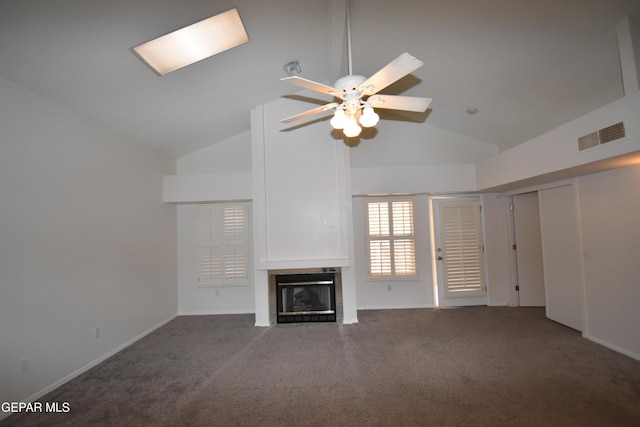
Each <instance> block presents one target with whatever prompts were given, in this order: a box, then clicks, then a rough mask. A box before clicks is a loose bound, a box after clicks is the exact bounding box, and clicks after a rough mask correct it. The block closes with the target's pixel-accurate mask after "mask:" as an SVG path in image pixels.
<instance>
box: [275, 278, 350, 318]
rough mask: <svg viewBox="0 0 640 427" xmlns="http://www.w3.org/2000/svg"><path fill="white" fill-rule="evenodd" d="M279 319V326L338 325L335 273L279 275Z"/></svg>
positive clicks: (277, 297) (277, 314)
mask: <svg viewBox="0 0 640 427" xmlns="http://www.w3.org/2000/svg"><path fill="white" fill-rule="evenodd" d="M275 279H276V305H277V307H276V309H277V313H276V318H277V322H278V323H300V322H335V321H336V319H337V313H336V286H335V284H336V283H335V272H322V273H305V274H278V275H276V276H275Z"/></svg>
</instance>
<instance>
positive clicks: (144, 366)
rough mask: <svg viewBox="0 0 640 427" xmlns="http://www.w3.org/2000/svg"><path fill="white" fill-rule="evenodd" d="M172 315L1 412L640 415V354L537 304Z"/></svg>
mask: <svg viewBox="0 0 640 427" xmlns="http://www.w3.org/2000/svg"><path fill="white" fill-rule="evenodd" d="M358 317H359V323H358V324H353V325H342V324H340V323H313V324H311V323H306V324H286V325H274V326H271V327H268V328H258V327H254V326H253V322H254V319H253V315H219V316H182V317H178V318H176V319H174V320H173V321H171V322H169V323H168V324H166V325H165V326H163V327H161V328H159V329H158V330H156V331H154V332H153V333H151V334H149V335H148V336H146V337H145V338H143V339H142V340H140V341H138V342H136V343H135V344H133V345H131V346H130V347H127V348H126V349H124V350H123V351H121V352H119V353H118V354H116V355H114V356H113V357H111V358H109V359H108V360H106V361H105V362H103V363H101V364H99V365H97V366H96V367H94V368H92V369H91V370H89V371H87V372H86V373H84V374H82V375H80V376H78V377H77V378H75V379H73V380H72V381H70V382H68V383H66V384H64V385H63V386H61V387H59V388H58V389H56V390H54V391H53V392H51V393H49V394H48V395H46V396H44V397H43V398H42V399H40V401H41V402H58V403H60V404H61V403H62V402H67V403H68V405H69V412H67V413H58V414H55V413H21V414H14V415H12V416H10V417H8V418H6V419H5V420H3V421H2V422H0V425H2V426H200V425H202V426H292V425H297V426H326V425H335V426H640V361H637V360H634V359H631V358H629V357H627V356H624V355H622V354H619V353H617V352H614V351H612V350H609V349H607V348H605V347H602V346H600V345H598V344H595V343H593V342H590V341H588V340H585V339H584V338H582V336H581V334H580V333H579V332H577V331H575V330H573V329H570V328H567V327H565V326H562V325H560V324H558V323H555V322H553V321H550V320H548V319H547V318H546V317H545V315H544V309H540V308H510V307H466V308H458V309H411V310H367V311H360V312H359V313H358Z"/></svg>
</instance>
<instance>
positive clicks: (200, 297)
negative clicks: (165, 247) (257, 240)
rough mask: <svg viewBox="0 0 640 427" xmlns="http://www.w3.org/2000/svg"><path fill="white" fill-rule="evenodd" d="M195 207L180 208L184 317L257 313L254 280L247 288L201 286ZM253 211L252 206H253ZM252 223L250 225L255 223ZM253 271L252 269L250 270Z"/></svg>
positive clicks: (180, 296) (180, 300)
mask: <svg viewBox="0 0 640 427" xmlns="http://www.w3.org/2000/svg"><path fill="white" fill-rule="evenodd" d="M196 207H197V206H196V205H195V204H185V205H179V206H178V266H179V269H178V303H179V312H180V314H181V315H192V314H235V313H253V312H254V311H255V302H254V295H253V294H254V290H253V278H252V277H250V278H249V283H248V284H246V285H243V286H212V287H198V275H199V271H198V245H199V241H198V235H197V229H196V224H197V209H196ZM249 212H251V207H249ZM251 222H252V221H251V220H249V224H251ZM250 270H251V269H250Z"/></svg>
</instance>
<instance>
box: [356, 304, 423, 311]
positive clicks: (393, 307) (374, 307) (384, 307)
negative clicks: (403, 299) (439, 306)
mask: <svg viewBox="0 0 640 427" xmlns="http://www.w3.org/2000/svg"><path fill="white" fill-rule="evenodd" d="M412 308H435V307H434V306H433V305H432V304H415V305H406V304H403V305H369V306H363V307H358V310H402V309H412Z"/></svg>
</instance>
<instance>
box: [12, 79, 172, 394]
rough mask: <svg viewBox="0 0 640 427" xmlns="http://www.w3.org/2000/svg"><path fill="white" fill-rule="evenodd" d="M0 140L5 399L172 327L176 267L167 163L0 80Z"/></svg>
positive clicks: (47, 385) (48, 385)
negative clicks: (165, 190) (166, 200)
mask: <svg viewBox="0 0 640 427" xmlns="http://www.w3.org/2000/svg"><path fill="white" fill-rule="evenodd" d="M0 140H1V141H2V143H1V144H0V342H1V343H2V344H1V345H0V401H3V402H4V401H18V400H24V399H29V398H35V397H38V396H39V395H41V394H43V393H44V392H46V391H48V390H50V389H52V387H54V386H57V385H60V384H61V383H62V382H64V381H65V380H68V379H70V378H71V377H72V376H73V375H74V374H75V373H78V372H79V371H80V370H81V369H83V367H86V366H87V365H90V364H92V363H94V362H95V361H97V360H100V359H102V358H104V357H105V356H107V355H109V354H111V353H112V352H113V351H115V350H117V349H119V348H121V347H122V346H123V345H125V344H126V343H128V342H130V341H131V340H134V339H136V337H139V336H140V335H141V334H144V333H146V332H147V331H149V330H150V329H152V328H154V327H156V326H158V325H159V324H162V323H163V322H165V321H168V320H170V319H171V318H172V317H173V316H175V315H176V313H177V297H176V284H175V283H176V276H177V269H176V228H175V227H176V213H175V207H174V206H170V205H165V204H163V203H162V176H163V175H165V174H170V173H173V170H174V160H173V159H170V158H168V157H166V156H164V155H161V154H160V153H159V152H157V151H155V150H153V149H150V148H148V147H144V146H141V145H139V144H137V143H134V142H132V141H129V140H124V139H123V138H122V137H120V136H119V135H116V134H114V133H112V132H110V131H108V130H106V129H104V128H102V127H100V126H97V125H93V124H92V123H89V122H87V121H85V120H83V119H82V118H81V117H79V116H77V115H76V114H74V113H71V112H70V111H68V110H66V109H64V108H62V107H60V106H58V105H55V104H52V103H51V102H49V101H48V100H46V99H44V98H41V97H40V96H38V95H36V94H34V93H32V92H29V91H27V90H26V89H24V88H21V87H19V86H17V85H15V84H13V83H12V82H10V81H8V80H6V79H4V78H1V77H0ZM95 328H100V334H99V338H97V339H96V338H95V336H94V329H95ZM22 359H26V364H27V368H28V369H27V370H26V371H25V372H21V369H20V368H21V364H20V361H21V360H22Z"/></svg>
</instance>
